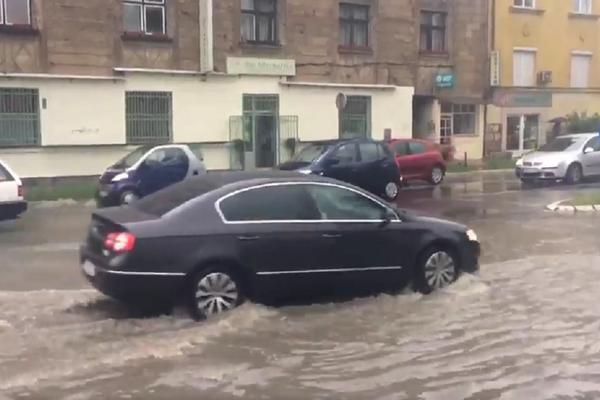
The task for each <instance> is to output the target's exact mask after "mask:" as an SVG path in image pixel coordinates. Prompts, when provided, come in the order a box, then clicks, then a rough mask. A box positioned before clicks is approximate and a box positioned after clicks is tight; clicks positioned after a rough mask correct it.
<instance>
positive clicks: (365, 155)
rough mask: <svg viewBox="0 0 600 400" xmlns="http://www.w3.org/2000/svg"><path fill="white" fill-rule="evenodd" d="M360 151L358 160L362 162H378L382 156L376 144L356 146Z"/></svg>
mask: <svg viewBox="0 0 600 400" xmlns="http://www.w3.org/2000/svg"><path fill="white" fill-rule="evenodd" d="M358 149H359V151H360V160H361V161H363V162H371V161H377V160H380V159H381V157H382V154H380V153H379V152H380V151H381V150H380V149H379V145H378V144H377V143H360V144H359V145H358Z"/></svg>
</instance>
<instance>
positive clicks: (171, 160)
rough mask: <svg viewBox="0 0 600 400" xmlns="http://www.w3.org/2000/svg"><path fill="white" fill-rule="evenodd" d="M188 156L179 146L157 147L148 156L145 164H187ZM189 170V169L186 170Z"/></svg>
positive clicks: (166, 165) (165, 165) (167, 165)
mask: <svg viewBox="0 0 600 400" xmlns="http://www.w3.org/2000/svg"><path fill="white" fill-rule="evenodd" d="M188 162H189V161H188V157H187V155H186V154H185V153H184V151H183V150H181V149H178V148H167V149H156V150H154V151H153V152H152V153H150V154H149V155H148V157H146V159H145V160H144V163H145V164H149V165H156V164H160V165H161V166H164V167H169V166H186V167H187V165H188ZM186 171H187V170H186Z"/></svg>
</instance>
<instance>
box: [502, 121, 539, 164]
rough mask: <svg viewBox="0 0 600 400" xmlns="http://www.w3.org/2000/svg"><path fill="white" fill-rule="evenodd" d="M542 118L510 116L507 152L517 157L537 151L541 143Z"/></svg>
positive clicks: (507, 125) (507, 127)
mask: <svg viewBox="0 0 600 400" xmlns="http://www.w3.org/2000/svg"><path fill="white" fill-rule="evenodd" d="M539 121H540V116H539V115H537V114H523V115H509V116H508V117H507V119H506V150H508V151H511V152H513V154H515V155H520V154H523V153H524V152H526V151H530V150H535V149H536V148H537V146H538V141H539V125H540V122H539Z"/></svg>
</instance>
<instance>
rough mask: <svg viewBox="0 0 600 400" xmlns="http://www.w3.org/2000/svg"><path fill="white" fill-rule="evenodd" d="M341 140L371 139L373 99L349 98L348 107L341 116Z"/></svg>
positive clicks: (341, 112) (365, 97)
mask: <svg viewBox="0 0 600 400" xmlns="http://www.w3.org/2000/svg"><path fill="white" fill-rule="evenodd" d="M339 127H340V132H339V134H340V138H342V139H349V138H357V137H358V138H361V137H362V138H366V137H371V98H370V97H368V96H348V102H347V103H346V107H345V108H344V109H343V110H342V111H340V115H339Z"/></svg>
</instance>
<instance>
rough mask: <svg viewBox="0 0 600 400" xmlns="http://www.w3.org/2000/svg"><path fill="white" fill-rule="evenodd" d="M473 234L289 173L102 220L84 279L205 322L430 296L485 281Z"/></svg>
mask: <svg viewBox="0 0 600 400" xmlns="http://www.w3.org/2000/svg"><path fill="white" fill-rule="evenodd" d="M478 257H479V243H478V242H477V237H476V235H475V233H474V232H473V231H471V230H468V229H466V228H465V227H463V226H461V225H458V224H455V223H452V222H447V221H442V220H437V219H433V218H425V217H417V216H413V215H410V214H409V213H407V212H404V211H402V210H398V209H396V208H394V207H392V206H391V205H388V204H387V203H385V202H384V201H383V200H381V199H379V198H377V197H375V196H373V195H371V194H370V193H368V192H366V191H364V190H362V189H359V188H356V187H354V186H351V185H348V184H345V183H341V182H338V181H334V180H330V179H327V178H320V177H316V176H302V175H300V174H296V173H285V172H256V173H243V172H229V173H211V174H208V175H206V176H203V177H199V178H191V179H189V180H187V181H184V182H182V183H179V184H176V185H174V186H172V187H170V188H168V189H165V190H163V191H161V192H158V193H156V194H154V195H151V196H149V197H147V198H144V199H142V200H139V201H138V202H136V203H134V204H132V205H130V206H126V207H120V208H110V209H105V210H101V211H97V212H96V213H94V214H93V216H92V223H91V226H90V230H89V234H88V237H87V240H86V243H85V244H84V245H83V246H82V248H81V259H80V261H81V267H82V270H83V273H84V275H85V276H86V277H87V279H88V280H89V281H90V282H91V283H92V285H94V286H95V287H96V288H97V289H98V290H100V291H101V292H103V293H105V294H106V295H108V296H111V297H113V298H115V299H118V300H121V301H123V302H129V303H134V304H138V303H139V304H144V305H150V306H159V305H160V306H163V305H169V306H170V305H173V304H174V303H175V302H176V301H178V300H182V299H183V300H185V302H186V303H187V304H188V305H189V306H190V309H191V311H192V314H193V316H194V317H196V318H203V317H207V316H210V315H212V314H216V313H220V312H224V311H227V310H230V309H232V308H234V307H236V306H238V305H239V304H241V303H242V302H243V301H244V300H246V299H250V300H253V301H258V302H267V303H268V302H271V301H278V302H279V301H288V300H292V301H296V300H303V301H306V300H310V299H314V298H317V297H319V296H323V295H329V294H334V293H340V294H344V295H346V294H353V295H368V294H373V293H377V292H384V291H396V290H399V289H401V288H402V287H403V286H405V285H406V283H407V282H413V283H414V285H415V288H416V289H417V290H420V291H422V292H424V293H429V292H432V291H433V290H436V289H440V288H443V287H445V286H448V285H450V284H451V283H452V282H453V281H455V280H456V279H457V278H458V276H459V274H460V273H462V272H474V271H476V270H477V269H478Z"/></svg>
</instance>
